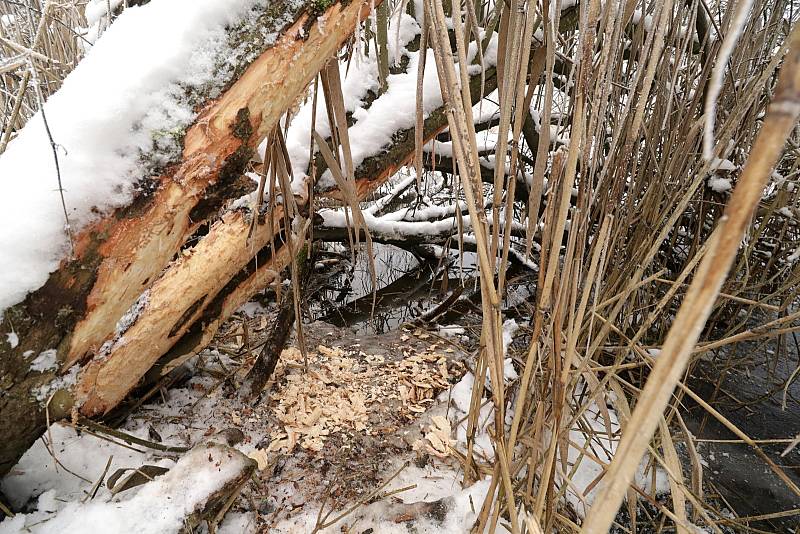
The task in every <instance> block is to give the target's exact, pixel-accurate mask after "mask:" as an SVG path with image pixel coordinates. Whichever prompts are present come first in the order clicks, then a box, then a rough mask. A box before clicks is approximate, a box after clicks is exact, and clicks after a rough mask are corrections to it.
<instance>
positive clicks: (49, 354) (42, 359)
mask: <svg viewBox="0 0 800 534" xmlns="http://www.w3.org/2000/svg"><path fill="white" fill-rule="evenodd" d="M57 356H58V351H56V349H48V350H46V351H44V352H40V353H39V355H38V356H36V358H35V359H34V360H33V361H32V362H31V371H38V372H40V373H43V372H45V371H50V370H51V369H55V368H56V367H58V360H57V358H56V357H57Z"/></svg>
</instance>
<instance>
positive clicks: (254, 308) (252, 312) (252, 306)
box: [236, 302, 266, 319]
mask: <svg viewBox="0 0 800 534" xmlns="http://www.w3.org/2000/svg"><path fill="white" fill-rule="evenodd" d="M236 311H237V312H241V313H243V314H245V315H246V316H247V317H249V318H250V319H252V318H253V317H255V316H256V315H263V314H264V312H266V308H264V306H263V305H261V303H260V302H245V303H244V304H242V305H241V306H240V307H239V309H238V310H236Z"/></svg>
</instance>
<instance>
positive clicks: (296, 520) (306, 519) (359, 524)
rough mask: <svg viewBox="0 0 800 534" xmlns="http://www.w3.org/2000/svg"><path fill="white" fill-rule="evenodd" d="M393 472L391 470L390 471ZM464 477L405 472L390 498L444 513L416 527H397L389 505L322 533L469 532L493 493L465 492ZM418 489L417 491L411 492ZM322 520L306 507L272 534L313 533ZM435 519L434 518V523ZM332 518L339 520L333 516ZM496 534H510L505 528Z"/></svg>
mask: <svg viewBox="0 0 800 534" xmlns="http://www.w3.org/2000/svg"><path fill="white" fill-rule="evenodd" d="M387 471H391V469H389V470H387ZM462 478H463V475H462V474H461V473H460V472H458V471H457V470H455V469H453V468H452V467H450V466H448V465H441V466H431V465H430V464H429V465H427V466H425V467H423V468H419V467H416V466H408V467H405V468H404V469H403V470H402V471H401V472H400V474H399V475H398V476H397V477H395V478H394V479H393V480H392V481H391V482H390V483H389V484H388V485H387V487H386V489H385V491H386V492H387V493H389V492H392V491H395V490H399V489H404V488H405V491H401V492H399V493H397V494H396V495H395V496H396V497H397V498H399V499H400V501H401V502H402V503H404V504H409V505H411V506H418V505H417V504H416V503H430V502H437V503H439V504H440V507H437V508H436V513H435V514H432V513H428V514H424V513H423V514H420V515H419V517H418V519H416V520H415V521H414V522H413V524H407V523H406V522H395V521H394V520H393V518H394V517H395V516H397V515H398V509H397V505H394V504H393V503H392V502H391V501H390V500H389V499H380V500H378V501H377V502H375V503H373V504H370V505H368V506H364V507H361V508H358V509H356V510H355V512H354V513H352V514H351V515H349V516H347V517H345V518H343V519H342V520H341V521H339V522H337V523H336V524H333V525H331V526H329V527H327V528H325V529H321V530H319V531H318V532H320V533H327V534H333V533H335V532H375V533H381V534H407V533H408V532H409V531H412V532H417V533H419V534H439V533H452V534H457V533H461V532H464V533H466V532H470V529H471V528H472V526H473V525H474V523H475V521H476V519H477V517H478V513H479V512H480V509H481V505H482V504H483V501H484V499H485V498H486V495H487V493H488V492H489V487H490V486H491V478H486V479H484V480H479V481H478V482H475V483H474V484H472V485H471V486H469V487H467V488H463V489H462V487H461V482H462ZM412 485H416V487H414V488H410V489H408V488H409V486H412ZM318 516H319V508H313V507H306V508H305V509H304V510H303V511H302V512H301V513H300V514H298V515H296V516H294V517H291V518H289V519H285V520H283V521H280V522H279V523H278V524H277V525H275V526H274V527H273V528H272V529H270V532H275V533H279V534H301V533H303V534H304V533H307V532H312V531H314V527H315V524H316V522H317V519H318ZM434 516H436V517H434ZM332 517H335V515H333V516H332ZM497 532H499V533H502V532H507V530H506V529H505V528H504V527H503V526H502V524H501V525H499V526H498V529H497Z"/></svg>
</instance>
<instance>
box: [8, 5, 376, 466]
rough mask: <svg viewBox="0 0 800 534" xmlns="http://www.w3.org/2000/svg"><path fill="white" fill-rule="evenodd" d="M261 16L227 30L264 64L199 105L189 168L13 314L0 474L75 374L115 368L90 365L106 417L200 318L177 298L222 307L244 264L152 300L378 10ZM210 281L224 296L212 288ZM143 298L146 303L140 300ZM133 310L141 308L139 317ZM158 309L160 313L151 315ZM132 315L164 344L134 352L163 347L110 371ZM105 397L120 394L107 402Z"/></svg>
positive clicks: (89, 239) (79, 247) (91, 238)
mask: <svg viewBox="0 0 800 534" xmlns="http://www.w3.org/2000/svg"><path fill="white" fill-rule="evenodd" d="M147 7H149V6H146V7H145V8H142V9H146V8H147ZM259 9H261V10H262V11H261V12H260V13H259V14H258V16H254V17H251V18H250V19H248V20H249V23H242V24H239V25H236V26H235V27H233V28H231V29H230V35H229V37H228V38H229V39H231V40H234V41H235V40H237V39H238V40H239V41H241V42H245V41H246V43H247V46H246V47H245V48H247V50H249V51H250V53H253V52H256V53H254V54H253V56H254V58H253V59H252V60H250V61H245V59H244V58H242V63H241V64H237V65H236V68H234V69H233V70H232V71H231V72H230V79H229V80H227V82H226V83H225V84H224V87H225V89H224V91H223V92H222V94H221V95H220V96H219V97H217V98H213V99H211V98H207V99H206V101H204V102H201V103H200V104H199V106H200V107H202V111H201V112H200V114H199V116H198V118H197V119H196V120H195V122H194V124H193V125H191V126H190V127H189V128H188V129H187V130H186V132H185V135H184V137H183V149H182V152H181V155H180V161H179V162H176V163H173V164H171V165H169V166H167V167H166V168H165V170H164V171H163V173H162V174H161V175H160V176H158V177H157V178H153V179H149V180H148V181H147V182H148V187H147V188H144V191H145V192H143V193H141V194H140V195H139V196H138V197H137V198H136V199H135V201H134V202H133V203H132V204H130V205H128V206H126V207H124V208H120V209H118V210H117V211H116V212H115V213H113V214H112V215H110V216H106V217H103V218H101V219H100V220H98V221H97V222H95V223H93V224H91V225H90V226H88V227H86V228H83V229H82V230H81V231H80V233H79V234H77V235H76V236H75V237H74V243H75V246H74V253H73V255H72V258H69V259H67V260H64V262H63V263H62V265H61V267H60V268H59V269H58V270H57V271H55V272H54V273H52V274H51V275H50V277H49V279H48V280H47V282H46V283H45V284H44V286H42V287H41V288H39V289H38V290H35V291H33V292H32V293H30V294H28V296H27V297H26V298H25V300H24V301H23V302H21V303H19V304H17V305H14V306H12V307H10V308H8V309H6V310H5V311H4V314H3V323H2V332H3V333H4V334H5V335H6V336H8V339H9V342H8V343H4V342H0V420H2V421H3V436H2V439H0V474H3V473H5V472H7V471H8V470H9V469H10V468H11V467H12V466H13V465H14V463H15V462H16V460H17V459H18V457H19V456H20V455H21V454H22V453H23V452H24V451H25V450H26V449H27V448H28V447H29V446H30V444H31V443H33V441H34V440H35V439H36V438H37V437H38V436H39V435H41V433H42V431H43V430H44V427H45V420H46V414H45V412H46V410H45V408H44V404H45V403H46V402H47V401H48V398H49V397H50V396H51V394H53V393H54V392H55V391H56V390H58V389H60V388H65V387H69V386H71V384H72V383H74V382H75V379H76V375H77V372H78V366H79V365H80V364H82V363H84V362H85V361H87V360H89V359H92V358H95V359H103V358H106V361H107V362H108V365H109V367H108V368H107V369H106V368H105V367H104V366H98V364H97V363H96V362H95V364H94V365H93V366H90V367H89V368H88V372H87V374H86V378H84V379H82V381H81V384H82V386H81V387H80V388H79V389H78V390H79V391H81V392H82V394H83V396H84V397H85V398H86V400H89V404H88V405H87V408H86V410H85V413H89V414H95V413H100V412H102V411H105V410H106V409H108V408H109V407H111V406H113V404H114V403H116V402H118V400H119V399H121V398H122V397H124V395H125V394H126V393H127V392H128V391H129V389H130V387H132V386H133V385H135V383H136V381H138V379H139V378H140V377H141V376H142V375H143V374H144V373H145V372H146V371H147V370H148V369H149V367H150V366H151V365H152V364H153V363H154V362H155V361H156V360H157V359H158V357H160V356H161V355H162V354H163V353H164V352H166V351H167V350H168V349H169V348H170V347H171V346H172V345H173V344H174V341H177V340H178V339H180V337H181V336H182V335H183V334H184V333H185V332H186V331H187V330H188V328H189V327H190V326H191V325H192V324H193V323H194V322H195V320H196V319H197V318H198V317H199V316H200V311H201V309H198V311H197V313H188V314H186V309H184V310H181V311H177V310H176V309H175V308H174V306H173V305H172V304H173V303H172V302H171V301H170V296H176V295H182V294H183V292H184V291H185V290H186V289H187V288H188V287H195V286H199V288H198V290H196V291H194V292H193V294H192V298H193V299H194V300H193V301H192V303H194V302H201V304H202V303H203V302H208V301H213V299H214V297H215V296H216V294H217V292H218V290H219V289H220V288H221V287H224V286H225V284H226V283H228V282H230V280H231V278H233V277H234V275H236V274H237V273H238V272H240V271H241V269H242V264H241V259H237V260H236V262H235V265H233V264H229V265H226V266H224V267H222V266H218V267H216V268H215V269H213V271H214V274H213V275H212V276H210V278H209V281H206V282H204V281H203V280H202V273H203V271H204V270H205V267H206V266H205V265H202V266H201V267H202V268H200V270H195V271H190V270H189V267H196V266H197V262H187V261H186V260H185V258H184V257H183V256H180V257H178V259H177V260H176V261H175V262H173V267H178V268H173V269H170V270H169V271H170V274H168V276H169V277H170V278H169V279H170V280H175V281H180V283H181V284H183V285H177V286H172V287H170V288H168V289H167V291H166V292H162V291H156V292H153V290H154V289H158V288H167V285H165V282H164V277H163V276H160V275H161V274H162V271H163V270H164V269H165V268H166V267H167V266H169V265H170V262H171V260H172V259H173V257H175V255H176V254H177V253H178V252H179V251H180V249H181V247H182V246H183V245H184V243H185V242H186V240H187V239H188V238H189V237H190V236H191V235H192V234H193V233H194V232H195V231H196V229H197V228H198V227H199V226H200V225H201V224H202V223H203V221H205V220H206V219H208V218H209V217H211V216H213V215H214V214H215V213H216V212H217V211H218V210H219V208H220V207H222V205H223V203H224V201H225V200H227V199H229V198H237V197H239V196H241V195H242V194H243V193H245V192H247V191H248V189H249V188H250V187H252V183H251V181H250V180H249V179H243V178H242V173H243V171H244V170H245V167H246V166H247V164H248V162H249V160H250V157H251V156H252V154H253V153H254V150H255V147H256V146H257V144H258V143H259V142H260V140H261V139H263V138H264V137H265V133H266V132H267V131H268V130H269V129H271V128H272V127H273V126H274V124H276V123H277V121H278V119H279V118H280V117H281V116H282V115H283V113H284V112H285V111H286V109H288V108H289V106H290V105H291V104H292V103H293V102H294V101H295V99H296V98H297V96H298V95H299V94H301V93H302V92H303V91H304V90H305V88H306V87H307V85H308V83H309V82H310V81H311V79H312V78H313V77H314V76H315V75H316V73H317V72H318V71H319V69H320V68H321V66H322V65H323V63H324V62H325V61H326V60H327V59H328V58H329V57H331V56H332V55H333V54H334V53H335V52H336V51H337V50H338V49H339V48H340V47H341V45H342V43H343V42H344V40H345V39H346V38H347V37H348V36H349V35H350V34H351V33H352V31H353V30H354V28H355V25H356V24H357V23H358V21H360V20H361V18H363V17H364V16H365V15H366V14H367V12H368V9H369V6H368V4H366V3H362V2H350V3H348V4H347V5H342V4H339V3H333V4H331V5H330V7H328V8H327V10H326V11H322V10H321V9H320V6H319V2H315V1H313V0H309V1H308V2H305V3H303V4H300V5H297V4H295V3H293V2H277V3H270V4H269V5H266V6H262V7H261V8H259ZM322 15H324V16H322ZM323 26H324V27H323ZM275 33H277V34H278V35H279V38H278V39H277V40H274V34H275ZM12 145H13V144H12ZM147 191H152V192H147ZM263 233H265V234H266V233H267V232H266V231H264V232H263ZM204 246H205V247H207V245H204ZM259 248H260V247H259ZM259 248H257V249H256V250H255V251H253V250H252V249H249V248H248V247H247V246H244V247H243V248H242V249H241V250H242V254H243V258H248V259H249V258H251V257H252V256H253V252H257V251H258V250H259ZM212 257H213V256H212ZM187 263H189V265H187ZM261 274H262V275H263V274H264V273H263V271H262V273H261ZM164 276H167V275H166V274H165V275H164ZM210 280H213V282H214V283H215V284H218V285H217V286H214V287H213V288H212V287H209V283H210ZM157 284H158V285H157ZM204 284H205V285H204ZM219 284H221V285H219ZM148 289H149V290H150V292H149V293H146V292H147V290H148ZM143 293H144V294H146V295H149V296H146V297H142V295H143ZM201 295H202V296H201ZM137 299H141V300H139V304H140V308H143V309H137V308H136V307H135V308H133V309H132V308H131V307H132V305H133V304H134V303H136V302H137ZM150 299H152V300H150ZM190 306H191V303H190ZM156 308H158V311H159V313H158V314H152V313H151V312H152V311H153V310H155V309H156ZM187 309H188V307H187ZM128 311H131V312H132V313H133V312H136V313H139V312H141V311H144V312H145V317H151V318H152V320H151V322H150V324H152V322H154V321H161V322H162V323H161V324H160V326H162V327H163V326H165V325H166V332H163V333H159V335H160V336H161V337H148V336H150V335H151V334H150V330H148V328H146V326H145V325H144V324H141V325H134V326H133V327H132V328H136V330H135V331H134V332H136V333H137V334H138V333H141V334H142V335H144V336H145V337H144V338H142V339H141V340H140V341H139V343H141V344H143V345H149V344H150V343H155V347H150V346H147V347H146V348H145V349H144V352H145V354H146V356H145V357H141V356H140V355H138V354H135V355H134V356H135V358H134V360H135V362H136V363H135V364H134V365H133V366H131V367H129V368H128V370H127V371H126V370H125V368H126V365H125V364H124V362H123V363H122V364H120V365H119V367H117V366H116V363H117V362H118V361H119V359H117V358H107V357H106V354H105V353H106V351H107V350H108V349H109V347H111V348H113V346H114V342H115V338H116V342H117V343H116V344H117V346H120V345H122V344H121V343H119V337H120V336H117V335H116V331H117V329H118V327H119V329H120V330H124V329H125V326H126V324H125V323H128V322H130V320H132V319H134V318H135V315H136V313H133V315H134V317H126V318H125V321H122V323H123V324H120V319H121V318H123V316H124V315H125V314H126V312H128ZM176 319H177V321H176ZM137 323H139V321H137ZM178 323H183V324H178ZM134 332H131V334H133V333H134ZM170 333H172V335H171V336H170V335H169V334H170ZM12 336H13V337H12ZM132 339H133V338H132V337H131V336H129V337H128V338H127V340H132ZM12 340H13V342H12ZM173 340H174V341H173ZM107 343H108V344H107ZM104 344H107V345H106V347H105V348H104V349H103V345H104ZM137 346H139V345H137ZM101 349H103V350H101ZM154 354H155V356H153V355H154ZM32 364H33V369H32V368H31V366H32ZM101 368H102V369H104V370H103V372H101ZM120 374H121V375H124V376H125V378H126V379H128V380H125V381H124V383H123V384H119V385H118V384H116V383H115V382H114V381H115V380H116V378H117V377H118V376H119V375H120ZM59 375H61V376H60V377H59ZM98 384H99V387H100V389H98ZM103 387H108V388H110V389H111V390H112V391H111V392H110V393H109V394H108V395H106V396H101V395H102V394H103V393H104V392H103V390H102V388H103ZM74 400H75V398H74V397H72V396H69V395H67V396H64V395H58V396H56V397H55V402H54V403H51V405H50V407H49V409H50V411H51V414H50V415H51V416H52V417H57V416H63V415H65V411H67V410H69V409H70V407H71V405H72V401H74ZM78 400H80V401H83V400H84V399H78Z"/></svg>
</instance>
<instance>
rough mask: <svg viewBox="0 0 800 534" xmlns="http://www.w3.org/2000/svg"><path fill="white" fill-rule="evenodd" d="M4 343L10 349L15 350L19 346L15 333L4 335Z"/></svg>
mask: <svg viewBox="0 0 800 534" xmlns="http://www.w3.org/2000/svg"><path fill="white" fill-rule="evenodd" d="M6 342H7V343H8V344H9V345H10V346H11V348H12V349H15V348H17V346H18V345H19V336H18V335H17V333H16V332H9V333H8V334H6Z"/></svg>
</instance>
